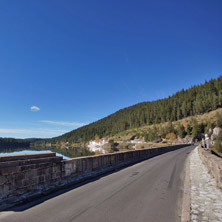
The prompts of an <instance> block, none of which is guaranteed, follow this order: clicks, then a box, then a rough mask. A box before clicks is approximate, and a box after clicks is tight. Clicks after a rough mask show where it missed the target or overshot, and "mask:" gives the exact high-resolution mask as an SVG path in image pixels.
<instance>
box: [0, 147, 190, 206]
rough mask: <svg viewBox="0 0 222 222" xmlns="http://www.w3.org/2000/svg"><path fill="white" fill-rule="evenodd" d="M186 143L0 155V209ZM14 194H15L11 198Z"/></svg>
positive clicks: (171, 149) (174, 148)
mask: <svg viewBox="0 0 222 222" xmlns="http://www.w3.org/2000/svg"><path fill="white" fill-rule="evenodd" d="M185 146H187V145H176V146H168V147H161V148H152V149H143V150H135V151H126V152H118V153H113V154H106V155H98V156H88V157H81V158H72V159H68V160H62V157H57V156H56V154H55V153H43V154H31V155H15V156H6V157H0V209H2V208H4V206H3V205H5V208H6V206H7V205H13V203H14V204H16V203H18V202H21V201H22V200H24V199H27V198H29V197H32V196H36V195H37V196H38V195H42V194H47V193H48V191H54V190H56V189H58V188H60V187H64V186H67V185H70V184H73V183H77V182H80V181H83V180H86V179H89V178H92V177H95V176H98V175H100V174H104V173H106V172H109V171H112V170H114V169H116V168H119V167H123V166H126V165H129V164H132V163H135V162H138V161H141V160H144V159H147V158H150V157H152V156H156V155H159V154H162V153H166V152H169V151H173V150H176V149H179V148H182V147H185ZM15 197H16V198H15Z"/></svg>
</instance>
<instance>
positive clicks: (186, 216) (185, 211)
mask: <svg viewBox="0 0 222 222" xmlns="http://www.w3.org/2000/svg"><path fill="white" fill-rule="evenodd" d="M192 153H193V150H192V151H191V152H190V154H189V156H188V157H187V160H186V165H185V181H184V189H183V203H182V213H181V222H190V221H191V220H190V212H191V199H190V194H191V193H190V156H191V155H192Z"/></svg>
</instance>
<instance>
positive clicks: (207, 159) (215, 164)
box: [198, 146, 222, 188]
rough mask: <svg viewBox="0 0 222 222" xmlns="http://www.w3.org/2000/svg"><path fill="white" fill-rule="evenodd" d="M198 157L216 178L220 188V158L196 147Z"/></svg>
mask: <svg viewBox="0 0 222 222" xmlns="http://www.w3.org/2000/svg"><path fill="white" fill-rule="evenodd" d="M198 151H199V155H200V159H201V160H202V161H203V163H204V164H205V166H206V167H207V169H208V171H209V173H210V174H211V175H213V177H214V178H215V180H216V183H217V186H218V187H220V188H222V158H220V157H217V156H216V155H214V154H212V153H211V152H210V151H206V150H205V149H203V148H201V146H199V147H198Z"/></svg>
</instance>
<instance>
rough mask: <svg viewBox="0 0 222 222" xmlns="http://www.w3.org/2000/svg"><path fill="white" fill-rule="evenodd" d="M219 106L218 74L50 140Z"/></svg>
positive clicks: (80, 137)
mask: <svg viewBox="0 0 222 222" xmlns="http://www.w3.org/2000/svg"><path fill="white" fill-rule="evenodd" d="M218 107H222V77H219V78H218V79H212V80H210V81H208V82H205V83H204V84H200V85H197V86H193V87H191V88H190V89H188V90H184V89H182V90H181V91H179V92H177V93H176V94H174V95H173V96H170V97H168V98H166V99H161V100H157V101H153V102H143V103H139V104H136V105H134V106H130V107H128V108H125V109H121V110H119V111H117V112H116V113H114V114H112V115H110V116H108V117H106V118H103V119H101V120H99V121H97V122H94V123H91V124H89V125H87V126H83V127H81V128H79V129H76V130H73V131H71V132H69V133H66V134H64V135H62V136H60V137H55V138H53V139H52V140H53V141H73V142H83V141H89V140H90V139H94V138H95V135H96V134H97V135H98V136H99V137H105V136H111V135H115V134H116V133H119V132H122V131H124V130H127V129H131V128H137V127H141V126H144V125H151V124H157V123H162V122H168V121H176V120H179V119H182V118H184V117H188V116H193V115H197V114H202V113H205V112H209V111H212V110H215V109H217V108H218Z"/></svg>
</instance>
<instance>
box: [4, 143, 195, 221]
mask: <svg viewBox="0 0 222 222" xmlns="http://www.w3.org/2000/svg"><path fill="white" fill-rule="evenodd" d="M193 148H194V147H192V146H189V147H185V148H182V149H179V150H176V151H172V152H169V153H166V154H162V155H160V156H156V157H154V158H151V159H148V160H145V161H143V162H140V163H138V164H135V165H132V166H129V167H127V168H124V169H121V170H119V171H117V172H114V173H112V174H109V175H106V176H104V177H101V178H98V179H97V180H92V181H89V182H88V183H85V184H84V185H81V186H75V187H72V188H71V189H68V190H63V191H60V192H59V193H56V194H54V195H51V196H49V197H46V198H42V199H40V200H38V201H35V202H33V203H29V204H26V205H24V206H20V207H16V208H13V209H10V210H8V211H4V212H1V213H0V221H1V222H72V221H74V222H149V221H150V222H174V221H175V222H177V221H180V215H181V205H182V195H183V185H184V173H185V168H184V166H185V160H186V158H187V156H188V154H189V153H190V151H191V150H192V149H193Z"/></svg>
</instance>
